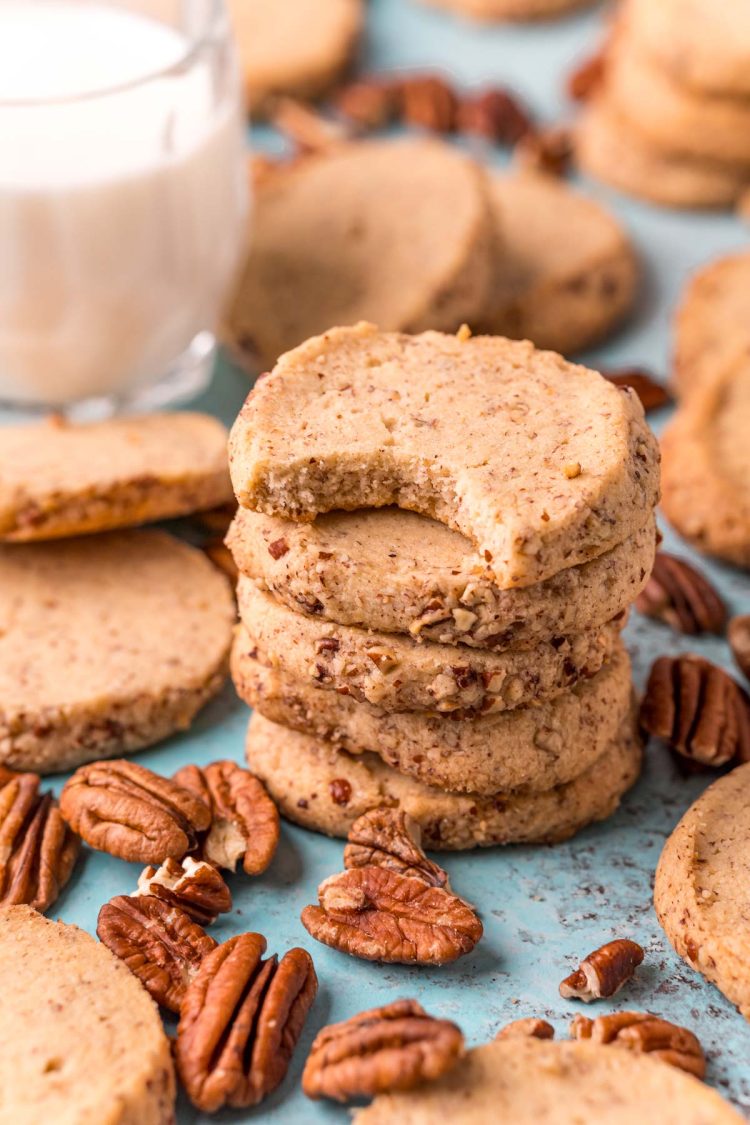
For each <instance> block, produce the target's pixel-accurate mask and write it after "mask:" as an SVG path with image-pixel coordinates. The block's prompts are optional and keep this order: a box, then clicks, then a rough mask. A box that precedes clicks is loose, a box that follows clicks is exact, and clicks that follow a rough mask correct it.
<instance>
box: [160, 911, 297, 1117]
mask: <svg viewBox="0 0 750 1125" xmlns="http://www.w3.org/2000/svg"><path fill="white" fill-rule="evenodd" d="M265 949H266V940H265V938H263V937H261V935H260V934H252V933H250V934H242V935H240V936H239V937H233V938H230V939H229V941H227V942H225V943H224V944H223V945H220V946H219V947H218V948H217V949H216V950H214V952H213V953H210V954H209V955H208V957H206V959H205V960H204V962H203V964H202V965H201V968H200V971H199V972H198V974H197V976H196V977H195V980H194V981H193V982H192V984H191V985H190V987H189V988H188V990H187V993H186V994H185V998H184V1000H183V1002H182V1007H181V1010H180V1023H179V1026H178V1028H177V1042H176V1045H175V1062H176V1064H177V1071H178V1074H179V1076H180V1078H181V1079H182V1082H183V1084H184V1086H185V1089H186V1090H187V1093H188V1096H189V1098H190V1100H191V1101H192V1103H193V1105H195V1106H197V1107H198V1109H201V1110H203V1111H204V1112H206V1113H214V1112H216V1110H218V1109H221V1108H222V1107H223V1106H233V1107H235V1108H241V1107H245V1106H251V1105H258V1103H259V1102H261V1101H262V1100H263V1098H265V1097H266V1096H267V1095H268V1094H270V1093H271V1091H272V1090H275V1089H276V1087H277V1086H278V1085H279V1083H280V1082H281V1081H282V1080H283V1078H284V1075H285V1074H286V1072H287V1068H288V1066H289V1061H290V1059H291V1057H292V1053H293V1052H294V1048H295V1047H296V1045H297V1040H298V1039H299V1036H300V1033H301V1031H302V1028H303V1026H304V1023H305V1019H306V1018H307V1013H308V1011H309V1010H310V1006H311V1004H312V1002H313V1000H314V999H315V994H316V992H317V988H318V981H317V977H316V976H315V969H314V967H313V963H312V959H311V957H310V955H309V953H306V952H305V950H304V949H292V950H290V951H289V952H288V953H287V954H286V955H285V956H284V957H283V958H282V959H281V961H280V962H279V961H278V958H277V957H275V956H274V957H270V958H268V960H266V961H264V960H262V957H263V953H264V952H265Z"/></svg>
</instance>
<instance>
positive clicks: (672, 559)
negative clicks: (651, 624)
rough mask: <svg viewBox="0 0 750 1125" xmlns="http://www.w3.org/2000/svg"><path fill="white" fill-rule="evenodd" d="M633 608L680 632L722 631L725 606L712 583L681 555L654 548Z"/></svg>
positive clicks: (725, 614) (725, 612)
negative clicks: (654, 551)
mask: <svg viewBox="0 0 750 1125" xmlns="http://www.w3.org/2000/svg"><path fill="white" fill-rule="evenodd" d="M635 605H636V609H637V610H638V611H639V613H642V614H644V616H646V617H653V618H655V619H656V620H657V621H663V622H664V624H665V625H669V626H670V627H671V628H672V629H676V630H677V631H678V632H680V633H686V634H688V635H694V634H696V633H723V632H724V626H725V625H726V620H727V611H726V607H725V605H724V603H723V601H722V600H721V598H720V597H719V595H718V594H717V592H716V590H715V589H714V587H713V586H712V585H711V583H710V582H709V581H708V579H707V578H705V577H704V576H703V575H702V574H701V573H700V571H699V570H696V569H695V567H694V566H691V565H690V563H688V562H686V561H685V559H680V558H677V556H676V555H669V554H667V552H666V551H658V552H657V555H656V559H655V560H654V569H653V570H652V572H651V577H650V578H649V580H648V582H647V583H646V586H645V587H644V589H643V590H642V591H641V593H640V594H639V595H638V597H637V599H636V603H635Z"/></svg>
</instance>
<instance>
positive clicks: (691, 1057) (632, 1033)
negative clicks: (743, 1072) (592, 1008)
mask: <svg viewBox="0 0 750 1125" xmlns="http://www.w3.org/2000/svg"><path fill="white" fill-rule="evenodd" d="M570 1034H571V1037H572V1038H573V1039H591V1040H592V1041H593V1042H595V1043H611V1044H612V1045H613V1046H614V1047H623V1048H624V1049H625V1050H628V1051H638V1052H641V1053H644V1054H649V1055H653V1056H654V1057H655V1058H657V1059H661V1061H662V1062H665V1063H669V1064H670V1065H671V1066H676V1067H679V1068H680V1069H681V1070H686V1071H687V1072H688V1073H689V1074H694V1075H695V1077H696V1078H703V1077H704V1076H705V1073H706V1056H705V1055H704V1053H703V1048H702V1047H701V1045H700V1041H699V1040H698V1039H697V1038H696V1036H695V1035H693V1033H692V1031H688V1029H687V1028H686V1027H680V1026H679V1025H678V1024H675V1023H670V1022H669V1021H668V1020H664V1019H662V1018H661V1017H660V1016H655V1015H652V1014H651V1013H649V1012H612V1013H611V1015H608V1016H597V1018H596V1019H595V1020H590V1019H588V1018H587V1017H586V1016H576V1017H575V1019H574V1020H573V1021H572V1022H571V1025H570Z"/></svg>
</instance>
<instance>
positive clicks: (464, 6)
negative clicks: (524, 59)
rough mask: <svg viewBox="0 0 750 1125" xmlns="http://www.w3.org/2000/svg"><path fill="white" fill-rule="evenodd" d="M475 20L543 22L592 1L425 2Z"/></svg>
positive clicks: (499, 0)
mask: <svg viewBox="0 0 750 1125" xmlns="http://www.w3.org/2000/svg"><path fill="white" fill-rule="evenodd" d="M425 2H426V3H428V4H432V5H433V6H434V7H436V8H448V9H449V10H451V11H453V12H455V13H456V14H457V15H460V16H467V17H469V18H470V19H476V20H490V21H494V20H514V21H515V20H521V21H523V20H543V19H551V18H552V17H554V16H564V15H567V13H568V12H572V11H575V10H576V9H577V8H583V7H587V6H588V5H590V4H591V3H592V2H593V0H425Z"/></svg>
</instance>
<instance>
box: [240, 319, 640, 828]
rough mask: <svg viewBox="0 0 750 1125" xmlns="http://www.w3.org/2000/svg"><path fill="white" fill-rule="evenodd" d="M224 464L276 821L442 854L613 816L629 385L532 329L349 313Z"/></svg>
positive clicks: (252, 752)
mask: <svg viewBox="0 0 750 1125" xmlns="http://www.w3.org/2000/svg"><path fill="white" fill-rule="evenodd" d="M230 456H231V471H232V478H233V483H234V487H235V491H236V494H237V497H238V499H239V502H240V505H241V510H240V514H239V516H238V517H237V519H236V521H235V523H234V526H233V528H232V530H231V532H230V537H229V544H230V547H231V550H232V552H233V555H234V558H235V560H236V562H237V565H238V568H239V570H240V571H241V578H240V582H239V604H240V615H241V619H242V625H241V627H240V629H239V631H238V635H237V639H236V642H235V648H234V653H233V676H234V680H235V684H236V686H237V688H238V691H239V693H240V695H241V696H242V697H243V698H244V699H245V700H246V701H247V702H248V703H250V704H251V705H252V706H253V707H254V708H255V710H256V714H255V715H254V716H253V718H252V720H251V724H250V729H249V734H248V741H247V756H248V762H249V765H250V768H251V769H252V770H253V771H254V772H255V773H256V774H258V775H259V776H260V777H261V778H262V779H263V781H264V782H265V784H266V785H267V787H268V789H269V791H270V792H271V794H272V795H273V797H274V799H275V800H276V801H277V802H278V804H279V806H280V808H281V809H282V811H283V812H284V813H285V814H286V815H287V816H288V817H289V818H290V819H293V820H295V821H297V822H299V823H301V824H304V825H306V826H308V827H312V828H314V829H317V830H319V831H324V832H328V833H331V834H334V835H345V834H346V832H347V831H348V829H349V827H350V825H351V824H352V822H353V821H354V820H355V819H356V818H357V817H358V816H360V815H361V814H362V813H363V812H364V811H366V810H367V809H368V808H371V807H373V806H375V805H381V804H387V805H394V806H400V807H401V808H403V809H404V810H405V811H407V812H408V813H409V814H410V815H412V816H413V817H414V818H415V819H416V820H417V821H418V822H419V823H420V825H421V827H422V831H423V835H424V840H425V843H426V844H427V845H428V846H430V847H434V848H444V849H450V848H467V847H473V846H477V845H489V844H497V843H507V842H514V841H551V840H559V839H563V838H565V837H567V836H569V835H571V834H572V833H573V832H575V831H576V830H577V829H579V828H581V827H582V826H583V825H584V824H587V823H589V822H590V821H592V820H596V819H600V818H602V817H604V816H607V815H608V814H609V813H610V812H611V811H612V810H613V809H614V808H615V807H616V805H617V803H618V801H619V798H620V796H621V795H622V793H623V792H624V791H625V790H626V789H627V788H628V787H629V786H630V785H631V784H632V783H633V781H634V780H635V778H636V776H637V773H638V769H639V764H640V749H639V746H638V740H637V736H636V730H635V725H634V719H633V712H632V688H631V683H630V667H629V662H628V657H627V654H626V652H625V649H624V647H623V645H622V642H621V640H620V629H621V627H622V624H623V621H624V617H625V611H626V610H627V607H628V605H629V604H630V603H631V602H632V601H633V600H634V599H635V597H636V596H637V594H638V592H639V591H640V589H641V588H642V586H643V584H644V583H645V580H646V579H647V577H648V575H649V573H650V570H651V565H652V562H653V556H654V545H655V530H654V517H653V508H654V505H655V503H656V500H657V494H658V452H657V448H656V444H655V441H654V439H653V437H652V435H651V434H650V432H649V430H648V428H647V426H646V424H645V421H644V419H643V412H642V409H641V406H640V403H639V402H638V400H637V399H636V398H635V396H634V395H633V394H632V393H631V392H629V391H625V392H623V391H622V390H619V389H617V388H615V387H613V386H612V385H611V384H609V383H607V382H606V381H605V380H604V379H602V378H601V376H599V375H597V374H596V373H595V372H591V371H588V370H586V369H585V368H582V367H574V366H572V365H570V364H568V363H566V362H565V361H564V360H563V359H561V358H560V357H559V356H557V355H555V354H554V353H551V352H539V351H536V350H535V349H534V348H533V346H532V345H531V344H529V343H527V342H526V343H514V342H511V341H509V340H506V339H503V338H500V337H477V338H474V339H471V338H468V333H459V334H458V335H457V336H446V335H442V334H440V333H436V332H428V333H424V334H423V335H421V336H404V335H398V334H389V333H380V332H378V331H377V330H376V329H375V328H373V327H372V326H371V325H367V324H361V325H358V326H355V327H353V328H341V329H333V330H332V331H331V332H329V333H327V334H326V335H325V336H322V337H317V338H314V339H311V340H309V341H308V342H307V343H306V344H304V345H302V346H301V347H299V348H297V349H295V350H294V351H293V352H290V353H288V354H287V355H285V356H284V357H283V358H282V359H281V360H280V361H279V363H278V364H277V365H276V368H275V369H274V371H273V372H272V373H271V374H270V375H269V376H267V377H266V378H264V379H263V380H261V381H260V382H259V384H258V385H257V387H256V388H255V390H254V391H253V392H252V393H251V395H250V396H249V398H248V401H247V403H246V405H245V407H244V408H243V410H242V412H241V414H240V416H239V418H238V419H237V422H236V423H235V426H234V429H233V432H232V439H231V443H230ZM396 505H398V506H396ZM405 509H409V510H405Z"/></svg>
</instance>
